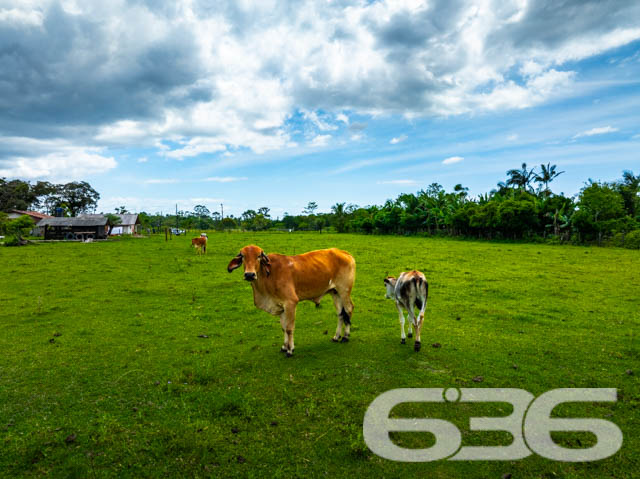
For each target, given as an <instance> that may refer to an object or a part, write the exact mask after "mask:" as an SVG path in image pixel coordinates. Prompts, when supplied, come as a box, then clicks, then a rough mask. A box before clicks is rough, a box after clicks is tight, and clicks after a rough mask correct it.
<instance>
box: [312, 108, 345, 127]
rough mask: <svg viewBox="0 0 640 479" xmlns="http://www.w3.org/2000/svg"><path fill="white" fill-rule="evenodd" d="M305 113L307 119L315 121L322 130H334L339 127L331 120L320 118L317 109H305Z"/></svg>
mask: <svg viewBox="0 0 640 479" xmlns="http://www.w3.org/2000/svg"><path fill="white" fill-rule="evenodd" d="M303 114H304V117H305V118H306V119H307V120H309V121H311V123H313V124H314V125H315V126H316V127H317V128H318V130H320V131H332V130H337V129H338V127H337V126H336V125H332V124H330V123H329V122H327V121H325V120H324V119H322V118H320V116H318V114H317V113H316V112H315V111H305V112H303ZM343 116H344V115H343ZM345 118H346V117H345ZM347 123H348V120H347Z"/></svg>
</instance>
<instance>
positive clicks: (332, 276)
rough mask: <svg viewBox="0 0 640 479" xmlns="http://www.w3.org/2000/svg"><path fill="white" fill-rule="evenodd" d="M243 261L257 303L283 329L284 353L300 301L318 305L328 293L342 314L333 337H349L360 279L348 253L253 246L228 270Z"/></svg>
mask: <svg viewBox="0 0 640 479" xmlns="http://www.w3.org/2000/svg"><path fill="white" fill-rule="evenodd" d="M241 265H244V279H245V280H247V281H249V282H251V287H252V288H253V302H254V304H255V305H256V306H257V307H258V308H260V309H262V310H264V311H266V312H267V313H270V314H273V315H274V316H280V325H281V326H282V331H283V332H284V344H283V345H282V348H281V351H283V352H286V353H287V356H292V355H293V350H294V344H293V331H294V327H295V320H296V306H297V305H298V302H300V301H304V300H309V301H313V302H314V303H316V305H319V303H320V300H321V299H322V297H323V296H324V295H325V294H327V293H330V294H331V297H332V299H333V304H334V306H335V308H336V313H337V314H338V327H337V329H336V334H335V335H334V336H333V341H335V342H337V341H340V338H341V333H342V328H343V326H344V336H342V342H343V343H346V342H347V341H349V336H350V333H351V315H352V313H353V302H352V301H351V289H352V288H353V282H354V281H355V277H356V262H355V260H354V259H353V256H351V255H350V254H349V253H347V252H346V251H341V250H339V249H336V248H331V249H323V250H318V251H311V252H309V253H304V254H299V255H296V256H285V255H282V254H277V253H271V254H269V255H268V256H267V255H266V254H265V253H264V251H263V250H262V249H261V248H259V247H258V246H254V245H249V246H245V247H244V248H242V249H241V250H240V253H239V254H238V255H237V256H236V257H235V258H233V259H232V260H231V262H230V263H229V266H227V271H229V273H231V272H232V271H233V270H234V269H236V268H239V267H240V266H241Z"/></svg>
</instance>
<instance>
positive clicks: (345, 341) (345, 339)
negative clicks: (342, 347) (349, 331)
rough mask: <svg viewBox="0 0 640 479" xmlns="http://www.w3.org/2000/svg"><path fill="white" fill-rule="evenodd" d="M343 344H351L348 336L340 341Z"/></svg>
mask: <svg viewBox="0 0 640 479" xmlns="http://www.w3.org/2000/svg"><path fill="white" fill-rule="evenodd" d="M340 342H341V343H348V342H349V338H348V337H347V336H345V337H344V338H342V339H341V340H340Z"/></svg>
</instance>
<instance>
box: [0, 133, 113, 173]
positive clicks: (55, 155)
mask: <svg viewBox="0 0 640 479" xmlns="http://www.w3.org/2000/svg"><path fill="white" fill-rule="evenodd" d="M0 145H1V146H2V148H3V149H4V148H6V149H8V150H9V151H10V153H5V154H4V158H2V159H0V176H6V177H17V178H26V179H43V180H52V181H65V180H66V181H70V180H74V179H78V178H86V177H90V176H93V175H97V174H101V173H106V172H107V171H109V170H112V169H114V168H115V167H116V166H117V165H118V163H117V162H116V160H115V158H113V157H112V156H105V155H103V154H102V152H103V151H104V148H98V147H89V146H78V145H74V144H72V143H70V142H68V141H65V140H39V139H33V138H25V137H0Z"/></svg>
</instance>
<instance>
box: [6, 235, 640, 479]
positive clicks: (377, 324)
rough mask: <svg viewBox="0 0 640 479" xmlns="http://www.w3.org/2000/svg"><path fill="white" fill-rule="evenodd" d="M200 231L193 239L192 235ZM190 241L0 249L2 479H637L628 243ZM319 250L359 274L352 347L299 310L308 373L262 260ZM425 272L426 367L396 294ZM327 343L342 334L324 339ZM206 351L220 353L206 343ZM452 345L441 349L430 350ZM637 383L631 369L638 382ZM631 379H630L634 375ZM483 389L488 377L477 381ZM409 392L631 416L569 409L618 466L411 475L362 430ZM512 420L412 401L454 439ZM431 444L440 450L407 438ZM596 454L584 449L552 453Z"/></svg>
mask: <svg viewBox="0 0 640 479" xmlns="http://www.w3.org/2000/svg"><path fill="white" fill-rule="evenodd" d="M194 236H195V233H194ZM190 237H191V236H187V237H186V238H185V237H174V238H173V240H172V241H169V242H165V241H164V237H153V238H148V239H123V240H120V241H109V242H98V243H93V244H79V243H59V244H39V245H34V246H28V247H22V248H0V284H1V287H0V328H1V331H2V334H0V476H5V477H15V476H40V475H43V474H49V475H51V476H53V477H83V478H84V477H89V478H90V477H105V476H111V477H116V476H117V477H147V476H152V477H157V476H167V475H171V476H185V477H232V476H234V477H235V476H239V477H243V476H248V477H271V476H274V477H316V476H322V477H378V476H379V477H435V478H453V477H467V478H475V477H477V478H485V477H486V478H500V477H502V476H503V475H504V474H508V473H510V474H512V477H513V478H563V477H567V478H584V477H598V478H600V477H603V478H605V477H606V478H631V477H638V475H639V474H640V473H639V472H638V471H640V438H639V432H640V408H639V405H640V380H639V376H640V367H639V366H640V340H639V335H638V328H639V327H640V254H638V252H637V251H630V250H621V249H611V248H606V249H605V248H602V249H600V248H585V247H570V246H557V247H556V246H547V245H543V246H540V245H531V244H507V243H504V244H500V243H481V242H465V241H453V240H438V239H423V238H415V237H414V238H399V237H380V236H353V235H331V234H278V233H262V234H253V233H251V234H249V233H246V234H241V233H232V234H228V233H210V234H209V251H208V254H207V255H206V256H200V257H198V256H196V255H195V253H194V251H193V250H192V249H191V247H190ZM248 243H255V244H258V245H260V246H261V247H263V248H264V249H265V251H267V252H280V253H286V254H294V253H302V252H304V251H309V250H313V249H318V248H325V247H330V246H335V247H339V248H342V249H345V250H347V251H349V252H350V253H352V254H353V256H354V257H355V258H356V261H357V278H356V284H355V288H354V292H353V300H354V303H355V306H356V309H355V313H354V316H353V329H352V335H351V342H349V343H346V344H335V343H333V342H331V341H330V338H331V335H332V334H333V332H334V330H335V326H336V317H335V313H334V309H333V305H332V303H331V299H330V298H325V299H324V300H323V303H322V307H321V308H320V309H316V308H315V307H314V305H313V304H312V303H309V302H305V303H301V304H300V305H299V307H298V315H297V321H296V336H295V341H296V352H295V356H294V357H293V358H290V359H288V358H286V357H285V356H284V355H283V354H281V353H279V348H280V346H281V343H282V333H281V330H280V324H279V320H278V319H277V318H275V317H273V316H270V315H268V314H267V313H265V312H263V311H259V310H257V309H256V308H255V307H254V305H253V300H252V295H251V287H250V285H249V284H247V283H246V282H244V281H242V274H241V270H238V271H236V272H234V273H233V274H228V273H227V272H226V265H227V263H228V262H229V260H230V259H231V257H232V256H234V255H235V254H237V252H238V250H239V249H240V248H241V247H242V246H244V245H246V244H248ZM413 268H417V269H420V270H422V271H424V273H425V274H426V275H427V278H428V279H429V282H430V300H429V305H428V308H427V314H426V319H425V326H424V328H423V333H422V343H423V347H422V351H420V352H419V353H416V352H414V351H413V347H412V340H408V341H407V343H408V344H407V345H404V346H403V345H401V344H400V331H399V326H398V320H397V312H396V309H395V306H394V304H393V303H392V301H390V300H385V299H384V285H383V282H382V280H383V278H384V276H385V273H386V272H387V271H389V272H390V273H391V274H393V273H398V272H400V271H402V270H407V269H413ZM327 331H328V334H327ZM200 336H206V337H200ZM434 343H439V344H440V345H441V346H440V347H433V346H432V344H434ZM629 370H630V371H629ZM629 372H630V373H632V374H629ZM477 376H482V377H483V381H482V382H474V381H473V378H474V377H477ZM399 387H433V388H447V387H458V388H459V387H488V388H494V387H514V388H523V389H526V390H528V391H530V392H531V393H533V394H534V395H536V396H537V395H539V394H541V393H543V392H545V391H547V390H549V389H553V388H560V387H614V388H618V395H619V397H618V402H617V403H613V404H612V403H599V404H587V405H585V404H582V405H566V406H562V407H561V408H560V409H561V410H560V411H559V414H561V415H562V414H567V415H570V416H580V415H583V416H587V417H597V418H604V419H608V420H610V421H613V422H615V423H616V424H617V425H618V426H619V427H620V428H621V430H622V432H623V434H624V444H623V446H622V449H621V450H620V451H619V452H618V453H617V454H616V455H615V456H613V457H611V458H608V459H605V460H602V461H598V462H591V463H561V462H553V461H550V460H547V459H543V458H541V457H539V456H536V455H532V456H530V457H528V458H526V459H522V460H519V461H506V462H500V461H481V462H447V461H445V460H442V461H437V462H431V463H409V464H407V463H397V462H391V461H388V460H384V459H381V458H379V457H378V456H376V455H374V454H373V453H371V452H370V451H369V450H368V448H367V447H366V445H365V443H364V441H363V438H362V421H363V416H364V413H365V411H366V409H367V407H368V405H369V404H370V403H371V401H372V400H373V399H374V398H376V397H377V396H378V395H379V394H381V393H382V392H384V391H387V390H389V389H394V388H399ZM509 411H510V407H509V406H507V405H505V404H487V405H481V404H477V405H470V404H437V405H430V406H428V407H427V405H425V404H422V405H416V404H409V405H402V406H400V407H398V410H397V411H395V410H394V414H396V413H397V414H398V415H405V414H409V415H415V414H429V415H430V416H432V417H440V418H443V419H447V420H449V421H451V422H453V423H455V424H456V425H457V426H458V427H459V429H460V430H461V431H462V432H463V445H500V444H508V443H509V442H510V439H509V435H508V434H506V433H500V432H497V433H487V432H482V433H480V432H469V427H468V422H469V417H472V416H482V415H495V416H499V415H506V414H508V413H509ZM394 437H395V440H396V441H397V443H398V444H404V445H405V446H411V447H427V446H428V445H430V444H432V442H433V441H432V439H433V438H432V436H430V435H428V434H425V433H423V434H418V433H402V434H401V433H394ZM554 438H555V439H556V440H557V441H559V442H560V443H561V444H563V445H565V446H567V447H579V446H580V444H581V445H582V447H585V446H587V445H589V444H592V443H593V442H594V441H593V437H591V436H590V435H589V434H586V433H563V434H558V435H557V436H554Z"/></svg>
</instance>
